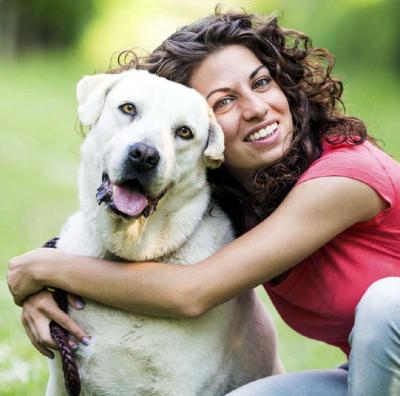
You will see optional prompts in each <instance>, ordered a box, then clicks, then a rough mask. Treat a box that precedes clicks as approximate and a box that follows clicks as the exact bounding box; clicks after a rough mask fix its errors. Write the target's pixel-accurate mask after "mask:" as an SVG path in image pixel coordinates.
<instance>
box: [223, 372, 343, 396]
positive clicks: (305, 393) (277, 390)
mask: <svg viewBox="0 0 400 396" xmlns="http://www.w3.org/2000/svg"><path fill="white" fill-rule="evenodd" d="M228 395H229V396H346V395H347V371H346V370H343V369H332V370H308V371H298V372H293V373H286V374H277V375H273V376H271V377H266V378H262V379H260V380H258V381H254V382H251V383H250V384H247V385H244V386H242V387H240V388H238V389H236V390H234V391H233V392H230V393H228ZM228 395H226V396H228Z"/></svg>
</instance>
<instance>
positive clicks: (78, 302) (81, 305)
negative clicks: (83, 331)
mask: <svg viewBox="0 0 400 396" xmlns="http://www.w3.org/2000/svg"><path fill="white" fill-rule="evenodd" d="M75 304H76V306H77V307H78V309H83V308H85V302H84V301H83V300H82V299H81V298H77V299H76V300H75Z"/></svg>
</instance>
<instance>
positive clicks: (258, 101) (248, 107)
mask: <svg viewBox="0 0 400 396" xmlns="http://www.w3.org/2000/svg"><path fill="white" fill-rule="evenodd" d="M268 109H269V106H268V103H267V102H266V100H265V98H264V99H263V97H262V96H261V95H258V94H257V93H255V92H251V93H250V94H249V95H248V96H247V97H246V98H243V103H242V116H243V118H244V119H245V120H246V121H249V120H252V119H253V118H261V119H262V118H264V116H265V114H266V113H267V111H268Z"/></svg>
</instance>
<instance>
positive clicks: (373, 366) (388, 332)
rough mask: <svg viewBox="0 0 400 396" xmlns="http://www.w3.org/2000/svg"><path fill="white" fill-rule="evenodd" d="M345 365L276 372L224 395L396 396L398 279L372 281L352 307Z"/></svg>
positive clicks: (399, 387)
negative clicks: (352, 312)
mask: <svg viewBox="0 0 400 396" xmlns="http://www.w3.org/2000/svg"><path fill="white" fill-rule="evenodd" d="M349 343H350V345H351V353H350V359H349V366H348V371H347V370H346V368H337V369H331V370H308V371H300V372H293V373H286V374H278V375H274V376H271V377H267V378H263V379H260V380H258V381H255V382H251V383H250V384H247V385H245V386H242V387H240V388H239V389H236V390H235V391H233V392H231V393H229V396H346V395H349V396H399V395H400V278H397V277H396V278H395V277H392V278H384V279H381V280H379V281H377V282H375V283H373V284H372V285H371V286H370V287H369V288H368V290H367V291H366V292H365V294H364V296H363V297H362V298H361V300H360V302H359V303H358V305H357V308H356V314H355V323H354V327H353V330H352V332H351V334H350V337H349Z"/></svg>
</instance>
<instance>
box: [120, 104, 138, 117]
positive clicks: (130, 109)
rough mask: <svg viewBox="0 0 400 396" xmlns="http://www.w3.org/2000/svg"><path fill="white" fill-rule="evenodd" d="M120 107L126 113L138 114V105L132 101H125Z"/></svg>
mask: <svg viewBox="0 0 400 396" xmlns="http://www.w3.org/2000/svg"><path fill="white" fill-rule="evenodd" d="M119 109H120V110H121V111H122V112H123V113H125V114H129V115H135V114H136V107H135V106H134V105H133V104H132V103H124V104H123V105H121V106H119Z"/></svg>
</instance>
